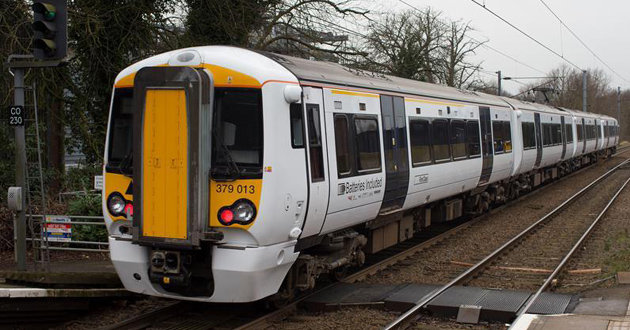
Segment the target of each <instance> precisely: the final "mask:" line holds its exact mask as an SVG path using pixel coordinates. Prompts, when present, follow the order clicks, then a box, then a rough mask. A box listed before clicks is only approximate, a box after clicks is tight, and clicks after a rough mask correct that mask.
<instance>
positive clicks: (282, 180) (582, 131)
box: [103, 46, 618, 302]
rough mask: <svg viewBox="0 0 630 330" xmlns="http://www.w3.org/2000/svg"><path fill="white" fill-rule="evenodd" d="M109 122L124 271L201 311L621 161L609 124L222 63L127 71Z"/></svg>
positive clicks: (369, 80) (114, 232)
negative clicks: (593, 166) (602, 159)
mask: <svg viewBox="0 0 630 330" xmlns="http://www.w3.org/2000/svg"><path fill="white" fill-rule="evenodd" d="M111 108H112V111H111V112H110V120H109V130H108V139H107V143H106V150H107V151H106V154H105V159H106V165H105V169H104V177H105V194H104V196H103V211H104V214H105V218H106V221H107V224H108V230H109V242H110V251H111V258H112V261H113V263H114V265H115V267H116V270H117V272H118V274H119V276H120V278H121V280H122V282H123V283H124V285H125V287H126V288H127V289H128V290H130V291H133V292H138V293H143V294H148V295H154V296H162V297H170V298H176V299H186V300H196V301H207V302H246V301H254V300H258V299H262V298H265V297H268V296H271V295H274V294H276V293H278V292H279V291H281V292H284V293H287V292H292V291H293V290H298V289H302V290H304V289H309V288H311V287H312V286H313V285H314V281H315V279H316V278H317V277H319V276H320V275H322V274H324V273H334V272H336V271H338V270H340V269H343V268H344V267H346V266H349V265H360V264H362V262H363V260H364V253H365V252H368V253H371V252H377V251H379V250H381V249H383V248H386V247H387V246H390V245H392V244H394V243H397V242H399V241H403V240H405V239H407V238H409V237H410V236H411V235H413V232H415V231H418V230H420V229H421V228H423V227H426V226H428V225H430V223H431V222H436V221H448V220H452V219H454V218H457V217H459V216H461V215H462V214H474V213H481V212H484V211H485V210H486V209H487V208H488V206H489V205H490V204H492V203H500V202H503V201H505V200H507V199H510V198H514V197H516V196H518V194H520V193H521V192H524V191H527V190H529V189H532V188H533V187H535V186H536V185H539V184H541V183H542V182H544V181H546V180H550V179H553V178H556V177H558V176H561V175H563V174H565V173H568V172H570V171H572V170H573V169H574V168H577V167H579V166H582V165H583V164H585V163H588V162H591V161H595V160H596V159H597V157H598V156H603V155H610V154H612V153H614V151H615V149H616V146H617V143H618V137H617V134H616V132H617V130H618V126H617V121H616V120H615V119H613V118H610V117H606V116H600V115H596V114H589V113H583V112H579V111H571V110H566V109H556V108H553V107H549V106H545V105H540V104H532V103H527V102H522V101H518V100H513V99H509V98H502V97H497V96H492V95H487V94H481V93H474V92H468V91H461V90H457V89H454V88H450V87H444V86H438V85H433V84H427V83H421V82H416V81H411V80H407V79H401V78H396V77H391V76H384V75H379V74H373V73H368V72H362V71H357V70H351V69H347V68H344V67H342V66H340V65H337V64H333V63H325V62H316V61H308V60H304V59H297V58H291V57H286V56H280V55H274V54H263V53H257V52H253V51H249V50H245V49H240V48H234V47H222V46H209V47H196V48H189V49H183V50H177V51H172V52H169V53H164V54H161V55H157V56H154V57H151V58H149V59H146V60H143V61H141V62H139V63H137V64H134V65H132V66H130V67H128V68H127V69H125V70H124V71H122V72H121V73H120V74H119V76H118V77H117V79H116V82H115V85H114V93H113V96H112V104H111ZM132 183H133V184H132ZM134 201H135V204H134ZM288 275H291V276H288ZM285 279H286V280H285ZM283 281H284V285H283Z"/></svg>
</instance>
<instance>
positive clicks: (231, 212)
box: [217, 199, 256, 226]
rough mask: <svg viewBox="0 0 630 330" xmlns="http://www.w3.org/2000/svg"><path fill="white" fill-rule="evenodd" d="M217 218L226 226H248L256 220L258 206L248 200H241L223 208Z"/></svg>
mask: <svg viewBox="0 0 630 330" xmlns="http://www.w3.org/2000/svg"><path fill="white" fill-rule="evenodd" d="M217 216H218V218H219V222H220V223H221V224H223V225H225V226H229V225H232V224H234V223H237V224H239V225H247V224H249V223H251V222H252V221H254V219H255V218H256V206H254V203H252V202H251V201H250V200H248V199H239V200H237V201H236V202H234V204H232V205H230V206H224V207H222V208H221V209H220V210H219V213H218V214H217Z"/></svg>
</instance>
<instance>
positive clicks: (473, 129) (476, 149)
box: [466, 121, 481, 157]
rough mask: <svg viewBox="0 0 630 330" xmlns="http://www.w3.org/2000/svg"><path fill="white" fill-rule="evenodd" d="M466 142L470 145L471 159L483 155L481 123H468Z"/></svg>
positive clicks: (469, 153)
mask: <svg viewBox="0 0 630 330" xmlns="http://www.w3.org/2000/svg"><path fill="white" fill-rule="evenodd" d="M466 142H467V144H468V155H469V156H470V157H475V156H479V155H481V143H480V142H479V123H478V122H477V121H469V122H467V123H466Z"/></svg>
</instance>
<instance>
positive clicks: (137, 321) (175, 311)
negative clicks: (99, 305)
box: [99, 300, 188, 330]
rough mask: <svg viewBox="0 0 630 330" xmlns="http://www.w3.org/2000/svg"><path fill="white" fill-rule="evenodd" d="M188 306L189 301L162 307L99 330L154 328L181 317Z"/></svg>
mask: <svg viewBox="0 0 630 330" xmlns="http://www.w3.org/2000/svg"><path fill="white" fill-rule="evenodd" d="M187 306H188V302H187V301H181V300H180V301H177V302H174V303H171V304H168V305H166V306H163V307H160V308H158V309H156V310H153V311H150V312H148V313H144V314H140V315H137V316H134V317H132V318H130V319H127V320H125V321H122V322H119V323H115V324H112V325H108V326H105V327H102V328H99V330H141V329H145V328H148V327H150V326H152V325H153V324H155V323H157V322H161V321H164V320H166V319H168V318H171V317H173V316H176V315H179V314H180V313H181V312H182V311H184V310H185V308H186V307H187Z"/></svg>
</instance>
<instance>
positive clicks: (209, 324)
mask: <svg viewBox="0 0 630 330" xmlns="http://www.w3.org/2000/svg"><path fill="white" fill-rule="evenodd" d="M627 151H630V146H626V147H624V148H619V150H618V152H617V155H619V154H621V153H624V152H627ZM587 168H589V167H585V168H583V169H581V170H579V171H576V172H574V173H572V174H571V175H568V176H566V177H564V178H563V179H562V180H564V179H567V178H570V177H572V176H574V175H576V174H578V173H580V172H581V171H583V170H585V169H587ZM556 182H559V181H556ZM556 182H552V183H550V184H547V185H545V186H543V187H541V189H536V190H534V191H533V192H531V193H529V194H527V195H525V196H523V197H520V198H519V199H517V200H514V201H511V202H509V203H507V204H505V205H502V206H500V207H497V208H495V209H493V210H492V211H490V212H488V213H485V214H483V215H481V216H478V217H476V218H474V219H472V220H469V219H464V220H459V221H452V222H448V223H443V224H436V225H433V226H432V227H430V228H429V230H427V231H425V232H421V233H419V234H417V236H416V237H414V238H412V239H410V240H407V241H405V242H403V243H400V244H398V245H396V246H395V247H392V248H389V249H386V250H384V251H382V252H379V253H378V254H376V255H373V256H369V257H368V260H367V262H366V266H364V267H363V268H361V269H359V270H356V271H354V272H352V273H351V274H350V275H348V276H346V277H345V278H344V279H343V280H342V281H341V282H344V283H355V282H360V281H362V280H364V279H365V278H367V277H368V276H371V275H374V274H376V273H378V272H380V271H382V270H384V269H387V268H388V267H391V266H392V265H394V264H396V263H398V262H400V261H401V260H404V259H406V258H408V257H410V256H412V255H414V254H416V253H418V252H420V251H423V250H426V249H428V248H430V247H432V246H434V245H436V244H442V243H443V242H445V241H447V240H448V239H449V238H451V237H455V236H457V234H458V233H461V232H463V231H465V230H466V229H468V228H470V227H471V226H473V225H475V224H477V223H479V222H481V221H482V220H484V219H486V218H487V217H490V216H492V215H494V214H496V213H498V212H500V211H502V210H503V209H504V208H505V207H507V206H509V205H511V204H513V203H514V202H518V201H520V200H523V199H526V198H529V197H531V196H532V195H534V194H537V193H538V192H540V191H543V190H544V189H545V188H547V187H550V186H552V185H554V184H555V183H556ZM335 285H338V283H333V284H328V285H324V286H320V287H319V288H317V289H316V290H314V291H313V292H310V293H308V294H305V295H303V296H302V297H300V298H298V299H297V300H295V301H293V302H292V303H290V304H288V305H287V306H285V307H283V308H281V309H278V310H276V311H274V312H271V313H265V312H260V311H259V310H260V306H256V305H255V304H240V305H238V307H235V305H229V306H227V307H226V305H221V304H207V303H192V302H185V301H178V302H174V303H173V304H170V305H167V306H165V307H162V308H159V309H157V310H154V311H151V312H149V313H145V314H142V315H138V316H136V317H133V318H130V319H127V320H124V321H122V322H120V323H117V324H114V325H111V326H107V327H103V328H101V330H115V329H116V330H141V329H169V330H177V329H182V330H183V329H186V330H198V329H213V328H221V329H238V330H251V329H263V328H265V327H266V326H269V325H271V324H273V323H274V322H277V321H279V320H282V319H283V318H285V317H287V316H289V315H291V314H294V313H295V312H296V311H297V310H298V307H299V306H300V305H301V303H302V302H303V301H304V300H306V299H307V298H308V297H310V296H311V295H314V294H316V293H318V292H320V291H323V290H328V289H331V288H332V287H334V286H335ZM238 311H241V312H238ZM252 311H258V312H253V313H252Z"/></svg>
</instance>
